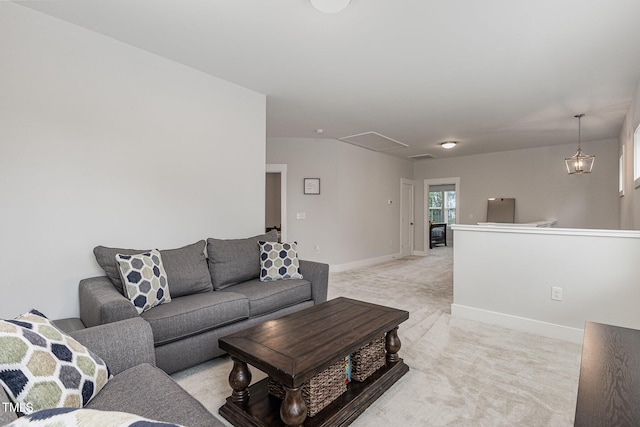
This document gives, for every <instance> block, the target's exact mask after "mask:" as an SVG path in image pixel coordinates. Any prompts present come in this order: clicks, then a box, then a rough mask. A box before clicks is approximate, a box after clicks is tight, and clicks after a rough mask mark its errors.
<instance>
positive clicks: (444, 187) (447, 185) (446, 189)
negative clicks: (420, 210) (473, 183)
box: [423, 177, 460, 251]
mask: <svg viewBox="0 0 640 427" xmlns="http://www.w3.org/2000/svg"><path fill="white" fill-rule="evenodd" d="M423 200H424V219H423V224H424V248H425V251H428V250H430V249H431V247H432V246H433V245H432V244H430V243H432V236H431V224H443V225H441V226H440V227H441V228H440V229H436V234H437V236H436V237H438V239H437V242H438V244H440V243H444V244H445V245H447V246H449V245H452V244H453V232H452V230H451V225H453V224H457V223H458V222H459V219H460V178H459V177H455V178H439V179H425V180H424V199H423ZM442 227H444V232H442V231H441V230H442ZM433 247H437V245H436V246H433Z"/></svg>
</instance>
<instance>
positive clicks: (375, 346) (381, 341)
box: [351, 335, 387, 382]
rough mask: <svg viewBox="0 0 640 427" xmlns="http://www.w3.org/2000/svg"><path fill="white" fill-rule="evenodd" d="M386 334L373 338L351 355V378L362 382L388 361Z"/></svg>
mask: <svg viewBox="0 0 640 427" xmlns="http://www.w3.org/2000/svg"><path fill="white" fill-rule="evenodd" d="M386 357H387V352H386V350H385V336H384V335H383V336H381V337H380V338H378V339H376V340H373V341H372V342H370V343H369V344H367V345H365V346H364V347H361V348H360V350H358V351H356V352H355V353H353V354H352V355H351V379H352V380H355V381H358V382H362V381H364V380H366V379H367V378H368V377H369V376H370V375H371V374H373V373H374V372H375V371H377V370H378V369H380V368H382V367H383V366H384V365H385V363H386Z"/></svg>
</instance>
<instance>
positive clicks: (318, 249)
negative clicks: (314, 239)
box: [315, 245, 320, 254]
mask: <svg viewBox="0 0 640 427" xmlns="http://www.w3.org/2000/svg"><path fill="white" fill-rule="evenodd" d="M315 250H316V253H317V254H319V253H320V245H316V247H315Z"/></svg>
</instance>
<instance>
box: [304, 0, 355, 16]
mask: <svg viewBox="0 0 640 427" xmlns="http://www.w3.org/2000/svg"><path fill="white" fill-rule="evenodd" d="M309 2H310V3H311V5H312V6H313V7H315V8H316V9H318V10H319V11H320V12H324V13H338V12H340V11H341V10H343V9H345V8H346V7H347V6H349V3H351V0H309Z"/></svg>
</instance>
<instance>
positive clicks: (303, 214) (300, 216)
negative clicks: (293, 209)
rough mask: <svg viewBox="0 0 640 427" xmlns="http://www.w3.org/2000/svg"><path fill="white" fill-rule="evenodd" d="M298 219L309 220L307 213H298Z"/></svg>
mask: <svg viewBox="0 0 640 427" xmlns="http://www.w3.org/2000/svg"><path fill="white" fill-rule="evenodd" d="M296 219H307V214H306V212H297V213H296Z"/></svg>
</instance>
